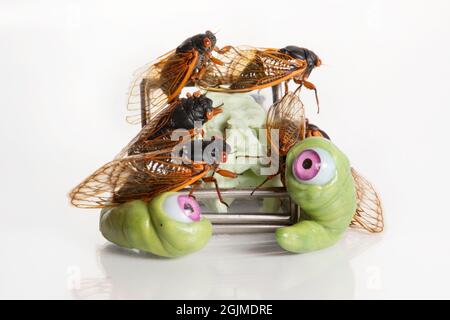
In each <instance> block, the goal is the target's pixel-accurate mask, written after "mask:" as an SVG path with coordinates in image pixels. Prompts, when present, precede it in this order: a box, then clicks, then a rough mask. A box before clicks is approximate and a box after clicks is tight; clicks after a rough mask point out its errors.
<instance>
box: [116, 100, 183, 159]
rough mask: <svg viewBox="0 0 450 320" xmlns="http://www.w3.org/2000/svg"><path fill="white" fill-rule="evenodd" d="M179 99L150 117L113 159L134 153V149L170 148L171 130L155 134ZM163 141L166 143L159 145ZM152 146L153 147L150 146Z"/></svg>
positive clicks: (160, 129) (167, 118)
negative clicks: (158, 134)
mask: <svg viewBox="0 0 450 320" xmlns="http://www.w3.org/2000/svg"><path fill="white" fill-rule="evenodd" d="M178 103H179V101H175V102H173V103H171V104H170V105H169V106H168V107H167V108H166V109H164V110H162V111H161V112H160V113H159V114H158V115H156V116H154V117H152V119H151V120H150V121H149V122H148V123H147V124H146V125H145V126H144V127H143V128H142V129H141V130H140V131H139V133H138V134H137V135H136V136H135V137H134V138H133V139H132V140H131V141H130V142H129V143H128V144H127V145H126V146H125V147H124V148H123V149H122V150H121V151H120V152H119V154H118V155H117V156H116V157H115V159H120V158H123V157H125V156H128V155H129V154H135V153H137V152H134V150H137V149H141V150H142V151H141V153H144V152H150V151H156V150H158V148H159V149H166V148H170V146H171V145H172V144H174V143H176V141H173V143H169V141H170V138H171V132H170V133H169V132H165V133H163V134H161V135H160V136H158V137H155V135H156V134H157V133H158V132H160V131H162V130H163V128H164V126H165V125H166V124H167V122H168V121H169V120H170V117H171V115H172V112H173V109H174V108H175V107H176V106H177V104H178ZM162 141H164V142H165V143H166V145H161V142H162ZM152 146H154V147H152Z"/></svg>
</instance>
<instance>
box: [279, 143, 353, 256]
mask: <svg viewBox="0 0 450 320" xmlns="http://www.w3.org/2000/svg"><path fill="white" fill-rule="evenodd" d="M307 150H319V151H320V152H322V153H324V152H323V151H325V153H326V154H328V155H329V156H331V157H329V162H334V163H333V165H332V166H331V165H329V166H328V168H332V169H330V170H332V172H331V171H330V173H329V175H330V178H329V180H328V181H326V183H317V184H316V183H311V182H308V181H307V182H305V181H302V180H301V179H299V178H298V176H296V173H295V172H294V170H293V166H294V165H295V161H296V159H298V157H299V156H300V155H301V154H302V152H304V151H307ZM308 161H309V160H308ZM305 163H306V164H307V166H305V167H307V168H308V167H309V165H310V163H309V164H308V163H307V162H305ZM322 166H323V167H326V165H324V163H322ZM320 170H322V168H320ZM285 173H286V188H287V190H288V192H289V195H290V197H291V198H292V199H293V200H294V201H295V202H296V203H297V204H298V205H299V206H300V207H301V209H302V213H303V214H302V217H301V220H300V222H298V223H296V224H294V225H292V226H288V227H283V228H280V229H278V230H277V231H276V239H277V241H278V243H279V244H280V246H281V247H282V248H284V249H285V250H287V251H291V252H309V251H313V250H318V249H322V248H326V247H328V246H331V245H333V244H334V243H336V242H337V241H338V240H339V239H340V237H341V235H342V234H343V232H344V231H345V230H346V229H347V227H348V226H349V224H350V221H351V220H352V217H353V215H354V213H355V210H356V192H355V185H354V180H353V177H352V175H351V171H350V164H349V161H348V159H347V157H346V156H345V155H344V154H343V153H342V152H341V151H340V150H339V149H338V148H337V147H336V146H335V145H334V144H333V143H332V142H331V141H329V140H327V139H324V138H320V137H311V138H307V139H305V140H303V141H301V142H299V143H297V144H296V145H295V146H294V147H292V148H291V150H290V151H289V153H288V155H287V158H286V172H285Z"/></svg>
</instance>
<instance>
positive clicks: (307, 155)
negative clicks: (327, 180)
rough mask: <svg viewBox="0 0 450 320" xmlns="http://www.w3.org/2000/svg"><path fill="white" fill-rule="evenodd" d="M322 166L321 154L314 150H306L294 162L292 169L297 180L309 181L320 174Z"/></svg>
mask: <svg viewBox="0 0 450 320" xmlns="http://www.w3.org/2000/svg"><path fill="white" fill-rule="evenodd" d="M320 164H321V161H320V156H319V154H318V153H317V152H316V151H314V150H312V149H306V150H304V151H302V152H301V153H300V154H299V155H298V156H297V158H296V159H295V160H294V164H293V168H292V169H293V172H294V175H295V177H297V179H299V180H303V181H308V180H311V179H312V178H314V177H315V176H316V175H317V173H319V171H320Z"/></svg>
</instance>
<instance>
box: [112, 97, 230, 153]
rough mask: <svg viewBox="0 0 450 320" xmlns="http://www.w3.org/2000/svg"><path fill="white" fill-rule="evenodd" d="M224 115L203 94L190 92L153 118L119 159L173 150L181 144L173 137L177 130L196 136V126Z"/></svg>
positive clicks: (220, 109)
mask: <svg viewBox="0 0 450 320" xmlns="http://www.w3.org/2000/svg"><path fill="white" fill-rule="evenodd" d="M221 112H222V108H221V107H220V106H216V107H213V101H212V100H211V99H209V98H208V97H206V96H205V95H204V94H203V95H202V94H200V91H197V92H194V94H193V95H191V94H190V93H187V94H186V98H180V99H177V100H175V101H174V102H172V103H171V104H170V105H168V106H167V107H166V108H165V109H164V110H163V111H162V112H161V113H159V114H158V115H157V116H155V117H153V118H152V120H151V121H150V122H149V123H147V124H146V125H145V126H144V127H143V128H142V129H141V131H140V132H139V133H138V135H137V136H136V137H135V138H134V139H132V140H131V142H130V143H129V144H128V145H127V146H126V147H125V148H123V149H122V151H121V152H120V153H119V155H117V156H116V158H121V157H123V156H126V155H132V154H139V153H144V152H150V151H156V150H158V149H167V148H170V147H173V146H175V144H177V143H178V141H177V140H176V139H175V140H174V139H172V137H171V136H172V134H173V133H174V131H175V130H177V129H184V130H187V131H189V132H190V134H191V135H197V134H198V133H199V132H196V131H195V129H199V128H196V127H195V125H196V124H199V125H202V124H204V123H205V122H206V121H208V120H210V119H212V118H213V117H214V116H215V115H217V114H219V113H221ZM199 127H200V128H201V126H199ZM200 134H201V132H200Z"/></svg>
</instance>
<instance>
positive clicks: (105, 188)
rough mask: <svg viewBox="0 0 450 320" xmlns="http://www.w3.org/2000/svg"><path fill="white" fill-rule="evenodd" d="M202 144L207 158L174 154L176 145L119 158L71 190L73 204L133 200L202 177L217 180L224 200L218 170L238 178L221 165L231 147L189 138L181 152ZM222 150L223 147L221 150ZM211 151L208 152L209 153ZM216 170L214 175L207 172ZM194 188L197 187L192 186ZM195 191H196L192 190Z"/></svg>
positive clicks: (99, 204) (97, 205) (85, 205)
mask: <svg viewBox="0 0 450 320" xmlns="http://www.w3.org/2000/svg"><path fill="white" fill-rule="evenodd" d="M196 144H200V149H201V151H202V154H203V160H201V161H198V160H197V159H195V157H194V156H193V155H194V152H192V151H191V152H188V156H183V154H180V156H178V154H177V155H175V156H174V154H173V151H174V150H173V149H165V150H164V149H159V150H157V151H152V152H145V153H140V154H135V155H130V156H126V157H123V158H120V159H115V160H113V161H111V162H109V163H107V164H105V165H104V166H102V167H101V168H99V169H98V170H97V171H95V172H94V173H93V174H91V175H90V176H89V177H87V178H86V179H85V180H84V181H83V182H82V183H80V184H79V185H78V186H77V187H76V188H75V189H74V190H73V191H72V192H71V193H70V198H71V202H72V204H73V205H75V206H76V207H82V208H104V207H113V206H116V205H118V204H120V203H124V202H127V201H131V200H137V199H141V200H150V199H152V198H153V197H155V196H156V195H158V194H160V193H163V192H167V191H179V190H181V189H184V188H186V187H189V186H196V185H198V184H199V183H201V182H202V181H204V182H214V183H215V184H216V190H217V193H218V196H219V199H220V201H221V202H223V203H225V202H224V201H223V199H222V197H221V195H220V191H219V189H218V185H217V183H216V180H215V178H214V174H215V173H217V174H220V175H223V176H226V177H230V178H235V177H236V174H235V173H233V172H230V171H227V170H222V169H219V164H220V163H222V161H223V160H226V154H227V152H229V150H230V147H229V146H228V145H226V143H225V142H224V141H223V140H220V139H215V140H208V141H205V140H200V139H194V140H188V141H186V142H184V143H183V144H181V148H180V149H179V151H180V152H182V153H184V152H183V151H184V150H186V149H190V150H192V149H195V148H196V147H197V146H198V145H197V146H196ZM217 150H219V151H217ZM205 154H207V156H205ZM211 171H212V175H210V176H207V175H208V173H210V172H211ZM192 190H193V189H192ZM191 193H192V192H191Z"/></svg>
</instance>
